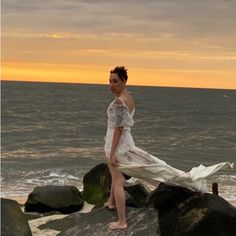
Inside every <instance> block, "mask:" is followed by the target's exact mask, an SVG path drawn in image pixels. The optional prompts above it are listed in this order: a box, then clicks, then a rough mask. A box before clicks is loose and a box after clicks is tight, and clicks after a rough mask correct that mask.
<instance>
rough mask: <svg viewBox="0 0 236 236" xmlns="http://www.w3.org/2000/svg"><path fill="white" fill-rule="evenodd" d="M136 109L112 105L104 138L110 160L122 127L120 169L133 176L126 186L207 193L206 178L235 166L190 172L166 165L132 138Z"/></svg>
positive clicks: (118, 151)
mask: <svg viewBox="0 0 236 236" xmlns="http://www.w3.org/2000/svg"><path fill="white" fill-rule="evenodd" d="M134 113H135V109H133V111H131V112H130V111H129V108H128V107H127V105H126V104H125V103H124V101H123V100H122V99H121V98H118V99H115V100H114V101H112V102H111V104H110V105H109V107H108V109H107V116H108V121H107V133H106V137H105V146H104V150H105V154H106V157H107V158H109V155H110V150H111V145H112V138H113V133H114V129H115V128H116V127H123V132H122V135H121V138H120V141H119V144H118V146H117V148H116V153H115V155H116V160H117V162H118V165H117V167H116V168H117V169H118V170H120V171H121V172H123V173H125V174H127V175H130V176H132V177H133V178H131V179H130V180H128V181H127V183H130V184H132V183H137V182H141V183H142V184H143V185H144V186H145V187H146V188H147V189H148V190H152V189H154V188H155V187H157V186H158V184H159V183H160V182H164V183H167V184H170V185H175V186H183V187H187V188H189V189H191V190H194V191H200V192H207V178H208V177H209V176H211V175H213V174H214V173H216V172H217V171H219V170H227V169H231V168H233V165H234V164H233V163H230V162H221V163H218V164H216V165H212V166H207V167H206V166H204V165H199V166H198V167H193V168H192V169H191V170H190V171H189V172H184V171H182V170H179V169H176V168H174V167H172V166H170V165H168V164H167V163H166V162H165V161H163V160H160V159H159V158H157V157H156V156H153V155H151V154H149V153H148V152H146V151H144V150H142V149H140V148H138V147H136V146H135V143H134V141H133V138H132V135H131V127H132V126H133V124H134V120H133V116H134Z"/></svg>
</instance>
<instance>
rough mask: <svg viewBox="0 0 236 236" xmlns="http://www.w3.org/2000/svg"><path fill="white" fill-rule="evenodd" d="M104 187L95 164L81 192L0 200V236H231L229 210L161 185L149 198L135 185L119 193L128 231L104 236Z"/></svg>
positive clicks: (209, 198) (44, 190) (111, 215)
mask: <svg viewBox="0 0 236 236" xmlns="http://www.w3.org/2000/svg"><path fill="white" fill-rule="evenodd" d="M125 177H126V178H128V177H127V176H125ZM110 184H111V176H110V173H109V170H108V167H107V165H106V164H100V165H98V166H96V167H94V168H93V169H91V170H90V171H89V172H88V173H87V174H86V175H85V176H84V179H83V185H84V189H83V192H80V191H79V190H78V189H77V188H75V187H74V186H54V185H48V186H39V187H36V188H35V189H34V190H33V191H32V193H30V194H29V196H28V198H27V200H26V201H25V202H24V201H22V202H21V203H24V204H22V205H20V204H19V203H17V202H16V201H14V200H11V199H4V198H2V199H1V205H2V210H1V218H2V232H1V233H2V235H3V236H9V235H13V236H14V235H22V236H24V235H25V236H27V235H33V236H34V235H36V236H39V235H43V236H47V235H48V236H52V235H64V236H67V235H68V236H77V235H78V236H79V235H83V236H84V235H85V236H86V235H88V236H93V235H96V236H100V235H101V236H104V235H142V236H143V235H145V236H146V235H150V236H152V235H162V236H190V235H191V236H197V235H201V236H209V235H214V236H231V235H232V236H233V235H235V232H236V208H235V206H233V205H231V204H230V203H229V202H227V201H226V200H224V199H223V198H221V197H219V196H217V195H215V194H209V193H199V192H193V191H191V190H189V189H186V188H182V187H174V186H169V185H167V184H164V183H161V184H160V185H159V186H158V187H157V188H156V189H155V190H154V191H152V192H150V193H149V192H148V191H147V190H146V189H145V188H144V187H143V186H142V185H140V184H136V185H134V186H128V187H125V190H126V206H127V207H126V214H127V223H128V228H127V229H125V230H116V231H110V230H109V229H108V224H109V222H111V221H113V220H116V219H117V212H116V211H115V210H114V211H110V210H109V209H107V208H104V207H103V205H104V203H105V202H106V201H107V199H108V196H109V191H110ZM21 200H23V199H21Z"/></svg>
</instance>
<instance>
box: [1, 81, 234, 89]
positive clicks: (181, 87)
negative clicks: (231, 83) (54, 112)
mask: <svg viewBox="0 0 236 236" xmlns="http://www.w3.org/2000/svg"><path fill="white" fill-rule="evenodd" d="M1 81H5V82H24V83H53V84H83V85H101V86H102V85H107V86H108V84H106V83H83V82H56V81H55V82H54V81H32V80H30V81H28V80H4V79H1ZM127 86H128V87H129V86H133V87H159V88H180V89H214V90H236V88H235V89H234V88H232V89H229V88H212V87H190V86H163V85H162V86H161V85H139V84H138V85H137V84H128V85H127Z"/></svg>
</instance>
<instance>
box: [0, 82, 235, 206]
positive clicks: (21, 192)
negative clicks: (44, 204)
mask: <svg viewBox="0 0 236 236" xmlns="http://www.w3.org/2000/svg"><path fill="white" fill-rule="evenodd" d="M128 89H129V90H130V91H131V92H132V95H133V97H134V99H135V104H136V114H135V125H134V127H133V130H132V134H133V137H134V140H135V143H136V146H138V147H140V148H142V149H144V150H145V151H148V152H149V153H151V154H153V155H155V156H157V157H158V158H160V159H163V160H164V161H166V162H167V163H168V164H170V165H172V166H174V167H176V168H179V169H182V170H185V171H189V170H190V169H191V168H192V167H194V166H198V165H199V164H203V165H212V164H216V163H218V162H224V161H230V162H234V163H235V164H236V91H235V90H219V89H193V88H167V87H148V86H128ZM1 95H2V97H1V102H2V110H1V111H2V114H1V147H2V152H1V156H2V159H1V190H2V191H1V192H2V193H1V194H2V196H5V197H7V196H27V195H28V194H29V193H30V192H31V191H32V190H33V188H34V187H36V186H41V185H48V184H55V185H74V186H76V187H78V188H79V189H82V187H83V182H82V181H83V176H84V175H85V174H86V173H87V172H88V171H89V170H90V169H91V168H93V167H94V166H96V165H97V164H99V163H102V162H105V161H106V159H105V156H104V150H103V145H104V136H105V133H106V119H107V117H106V109H107V106H108V105H109V103H110V102H111V101H112V100H113V95H112V94H111V92H110V90H109V87H108V86H107V85H88V84H68V83H39V82H35V83H32V82H11V81H2V84H1ZM212 182H218V184H219V192H220V195H221V196H222V197H224V198H226V199H227V200H230V201H231V200H232V201H234V200H236V167H235V168H234V169H233V170H229V171H220V172H218V173H217V174H215V175H214V176H212V177H210V179H209V189H210V183H212Z"/></svg>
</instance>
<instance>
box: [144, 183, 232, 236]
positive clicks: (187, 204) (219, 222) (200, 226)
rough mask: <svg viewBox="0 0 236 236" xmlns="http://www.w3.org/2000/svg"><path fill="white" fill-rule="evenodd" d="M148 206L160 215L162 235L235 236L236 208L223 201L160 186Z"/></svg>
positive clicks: (219, 198) (201, 194) (207, 195)
mask: <svg viewBox="0 0 236 236" xmlns="http://www.w3.org/2000/svg"><path fill="white" fill-rule="evenodd" d="M147 206H154V207H155V208H156V209H158V212H159V222H160V230H161V235H162V236H199V235H201V236H209V235H214V236H234V235H235V232H236V208H235V207H234V206H232V205H231V204H229V203H228V202H227V201H226V200H224V199H223V198H221V197H219V196H217V195H214V194H208V193H199V192H193V191H191V190H188V189H186V188H183V187H174V186H169V185H166V184H164V183H161V184H160V185H159V187H158V188H157V189H156V190H155V191H154V192H153V193H152V194H151V196H150V201H149V203H148V204H147Z"/></svg>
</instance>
